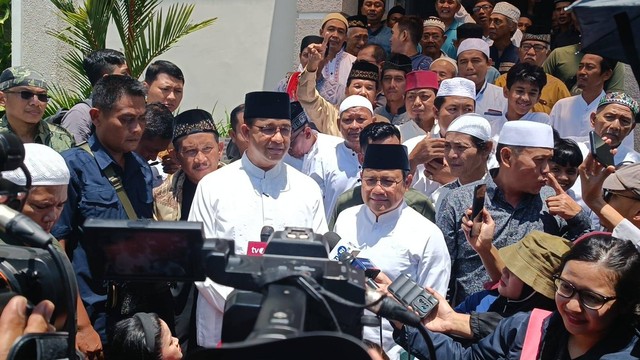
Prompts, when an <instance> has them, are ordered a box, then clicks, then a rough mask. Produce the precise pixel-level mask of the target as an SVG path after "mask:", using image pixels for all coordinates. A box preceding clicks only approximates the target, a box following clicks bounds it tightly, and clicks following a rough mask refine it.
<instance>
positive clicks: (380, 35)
mask: <svg viewBox="0 0 640 360" xmlns="http://www.w3.org/2000/svg"><path fill="white" fill-rule="evenodd" d="M368 30H369V40H368V41H367V44H376V45H380V46H382V48H383V49H384V52H385V53H387V56H389V54H391V29H390V28H388V27H387V26H386V25H382V26H381V27H380V28H379V29H378V30H376V31H371V29H368Z"/></svg>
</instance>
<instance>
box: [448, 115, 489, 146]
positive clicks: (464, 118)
mask: <svg viewBox="0 0 640 360" xmlns="http://www.w3.org/2000/svg"><path fill="white" fill-rule="evenodd" d="M451 131H454V132H459V133H463V134H467V135H471V136H475V137H477V138H478V139H480V140H483V141H487V140H489V139H491V125H489V121H487V119H485V118H483V117H482V116H480V115H479V114H476V113H469V114H464V115H460V116H458V117H457V118H456V119H455V120H453V122H451V125H449V127H448V128H447V133H449V132H451Z"/></svg>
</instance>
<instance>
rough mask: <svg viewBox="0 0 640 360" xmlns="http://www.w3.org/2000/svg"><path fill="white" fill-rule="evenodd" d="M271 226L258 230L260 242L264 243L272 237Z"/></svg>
mask: <svg viewBox="0 0 640 360" xmlns="http://www.w3.org/2000/svg"><path fill="white" fill-rule="evenodd" d="M273 231H274V230H273V226H269V225H265V226H263V227H262V230H260V241H261V242H264V243H266V242H267V241H269V238H270V237H271V235H273Z"/></svg>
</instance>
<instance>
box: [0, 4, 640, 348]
mask: <svg viewBox="0 0 640 360" xmlns="http://www.w3.org/2000/svg"><path fill="white" fill-rule="evenodd" d="M530 3H532V2H529V4H528V5H527V6H524V7H523V6H522V4H520V3H519V2H513V4H512V3H510V2H507V1H502V2H496V1H494V0H471V1H462V2H461V0H436V1H435V10H436V13H437V15H438V16H431V17H428V18H426V19H422V18H420V17H419V16H416V15H407V14H405V10H404V9H403V8H402V7H400V6H395V7H393V8H391V9H390V11H389V12H388V13H387V14H386V15H387V16H386V20H384V19H383V18H384V17H385V11H384V9H385V6H386V5H387V4H385V1H384V0H364V1H362V6H361V8H360V9H359V13H358V14H354V15H353V16H349V14H342V13H330V14H328V15H326V17H325V18H324V19H323V21H322V24H321V27H320V28H319V29H318V35H315V34H314V35H309V36H306V37H304V39H302V42H301V44H300V64H299V66H298V68H297V69H296V71H294V72H291V73H287V74H286V75H285V77H284V78H283V79H282V81H280V82H279V84H278V85H277V89H276V91H255V92H250V93H247V94H246V95H245V97H244V98H245V101H244V103H243V104H241V105H239V106H237V107H236V108H235V109H234V110H233V111H232V112H231V114H230V128H231V130H230V132H229V136H230V137H231V142H230V143H229V145H228V146H226V148H225V146H224V143H223V141H222V139H221V138H220V133H219V131H218V129H217V128H216V124H215V122H214V120H213V117H212V115H211V114H210V113H208V112H207V111H205V110H201V109H190V110H185V111H183V110H180V111H179V113H177V112H178V110H177V109H179V106H180V103H181V101H182V98H183V93H184V91H185V85H186V84H187V83H186V79H185V77H184V75H183V73H182V71H181V69H180V68H179V67H178V66H177V65H176V64H173V63H171V62H170V61H166V60H158V61H155V62H154V63H152V64H151V65H150V66H149V67H148V69H147V70H146V73H145V75H144V79H143V81H139V80H137V79H134V78H131V77H130V76H128V75H127V74H128V68H127V62H126V59H125V57H124V55H123V54H122V53H120V52H119V51H116V50H112V49H102V50H97V51H94V52H92V53H90V54H87V55H86V57H85V59H84V63H83V65H84V68H85V70H86V74H87V76H88V78H89V81H90V83H91V84H92V86H93V89H92V92H91V95H90V97H89V98H88V99H85V100H83V101H82V102H80V103H78V104H77V105H75V106H73V107H72V108H71V109H69V110H68V111H66V112H64V113H63V115H62V116H60V117H55V118H50V119H43V114H44V110H45V107H46V105H47V101H48V100H49V97H48V94H47V91H48V89H49V87H48V84H47V80H46V79H45V78H44V77H43V76H42V75H41V74H40V73H38V72H37V71H36V70H34V69H32V68H30V67H28V66H16V67H11V68H8V69H5V70H4V71H2V72H1V73H0V105H3V106H4V108H5V111H6V113H5V115H4V116H3V117H2V119H0V131H6V132H11V133H13V134H15V135H17V136H18V137H19V138H20V139H21V140H22V141H23V142H24V143H25V153H26V157H25V165H26V166H27V168H28V169H29V170H30V172H31V176H32V180H31V183H30V184H31V189H30V190H29V192H28V195H27V196H26V197H25V198H21V199H18V200H19V201H18V204H16V203H15V201H14V202H12V204H13V205H14V207H16V208H19V210H20V211H22V212H23V213H24V214H25V215H27V216H28V217H29V218H31V219H33V220H34V221H35V222H37V224H38V225H40V226H41V227H42V228H43V229H44V230H45V231H47V232H50V233H51V235H53V236H54V237H55V238H56V239H57V240H58V242H59V243H58V244H57V246H58V247H59V249H60V251H63V252H65V253H66V255H67V256H68V258H69V260H70V261H71V263H72V265H73V269H74V271H75V275H76V279H77V282H78V287H79V295H78V302H77V303H78V306H77V309H76V310H77V314H78V320H77V326H78V334H77V338H76V342H77V346H78V350H80V351H81V352H83V353H84V354H85V355H86V357H87V358H90V359H93V358H103V357H104V356H106V357H107V358H113V359H116V358H117V359H140V358H144V359H179V358H181V357H182V355H183V353H188V352H192V351H194V350H196V349H199V348H203V347H204V348H213V347H216V346H219V344H220V343H221V341H222V342H223V343H224V341H225V339H224V337H225V336H224V332H223V320H224V321H233V319H228V318H226V317H225V304H226V301H227V299H228V298H229V296H231V294H232V293H233V292H234V289H233V288H231V287H229V286H225V285H221V284H218V283H216V282H215V281H213V280H211V279H209V278H207V279H206V280H205V281H198V282H192V283H190V282H177V283H176V282H173V283H170V282H169V283H168V282H155V283H143V282H105V281H103V279H100V278H97V277H96V276H95V274H93V273H92V263H93V261H95V259H93V258H92V257H91V256H89V255H88V254H90V250H92V249H94V248H93V246H95V245H94V244H93V241H94V240H95V239H91V238H87V237H85V236H83V224H84V222H85V220H87V219H91V218H99V219H129V220H136V219H154V220H157V221H191V222H199V223H201V224H202V229H203V234H204V236H205V238H221V239H232V240H234V246H235V249H234V250H235V253H236V254H240V255H244V254H246V253H247V251H248V247H249V243H250V242H251V241H255V240H257V239H259V234H260V232H261V229H262V228H263V226H271V227H273V228H274V229H275V230H276V231H278V230H283V229H284V228H285V227H291V226H294V227H303V228H308V229H311V230H312V231H313V232H315V233H317V234H325V233H327V232H328V231H333V232H335V233H337V234H338V235H339V237H340V238H341V240H340V241H339V242H338V245H340V244H346V243H348V244H349V246H352V247H354V248H356V249H357V250H359V251H360V255H359V256H363V257H365V258H368V259H370V260H371V261H372V262H373V263H374V264H375V265H376V266H377V267H378V268H379V269H380V270H381V274H380V275H378V276H377V277H376V278H375V279H374V281H375V282H377V283H378V285H379V286H380V288H381V290H380V291H383V292H384V291H385V289H386V287H387V286H389V284H390V283H391V282H392V281H393V280H395V279H397V278H399V277H401V276H403V275H408V276H410V277H411V278H412V279H413V280H414V281H415V282H416V283H417V284H418V285H420V286H421V287H423V288H426V289H427V291H428V292H429V293H431V294H432V295H433V296H434V297H435V298H437V299H438V300H439V305H438V306H437V308H436V309H435V310H434V311H433V312H432V313H431V314H429V315H428V316H427V317H425V318H424V319H423V320H422V323H423V325H424V326H425V327H426V328H427V329H428V330H427V331H428V337H427V338H425V337H424V333H423V332H419V331H417V330H415V329H412V328H409V327H406V326H404V325H403V324H401V323H398V322H387V321H383V322H382V325H381V326H380V328H375V327H365V328H364V332H363V340H364V341H365V342H366V343H367V344H370V345H371V349H370V354H371V356H372V357H373V358H375V359H378V358H387V359H389V358H390V359H400V358H404V356H406V354H407V353H409V354H411V355H413V356H416V357H417V358H420V359H427V358H430V357H431V356H432V353H433V352H434V351H435V354H437V357H438V358H441V359H444V358H474V359H494V358H516V357H518V358H519V357H520V356H522V358H525V357H530V358H543V359H551V358H553V359H577V358H581V359H582V358H584V359H587V358H588V359H591V358H594V359H596V358H602V359H605V358H638V354H637V349H636V347H637V340H638V336H640V335H639V333H638V328H637V326H638V323H637V321H638V319H639V318H638V316H639V315H640V313H639V312H638V309H639V308H640V284H638V281H640V254H639V253H638V252H639V251H640V229H639V227H640V165H638V164H637V163H638V162H640V154H639V153H638V152H636V151H635V150H634V144H633V130H634V128H635V124H636V122H637V121H638V119H639V118H640V116H639V112H640V107H639V105H638V102H637V101H636V100H635V99H633V98H632V97H631V96H629V95H627V94H626V93H625V86H624V81H623V65H622V64H621V63H618V62H617V61H614V60H612V59H609V58H606V57H603V56H602V55H599V54H595V53H591V52H589V51H583V49H582V48H581V44H580V34H581V32H585V31H590V30H589V29H588V28H581V27H580V24H579V21H578V19H577V18H576V17H575V16H574V14H573V13H570V12H567V11H565V8H566V7H567V6H569V5H570V4H571V1H569V0H555V1H554V4H555V10H553V12H552V20H551V21H550V23H551V28H549V27H548V26H547V27H545V26H544V24H543V25H540V24H536V21H537V17H536V16H533V15H532V14H533V12H534V11H535V6H534V7H532V6H533V5H531V4H530ZM516 5H518V6H516ZM187 94H188V91H187ZM590 137H591V139H590ZM593 139H602V141H603V142H604V143H605V145H608V147H609V148H610V149H611V151H610V152H611V157H612V158H613V162H612V163H607V162H606V161H604V159H603V158H602V157H601V156H602V155H601V154H598V156H596V155H594V153H593V151H592V150H591V145H592V144H591V143H590V142H591V141H592V140H593ZM2 178H4V179H7V180H9V181H11V182H12V183H14V184H16V185H17V186H22V187H24V186H26V185H27V184H28V181H27V179H26V176H25V174H24V173H22V172H20V171H10V172H3V173H2ZM478 185H483V186H484V188H485V189H486V190H485V196H484V198H481V201H483V207H482V209H481V210H480V211H479V214H478V215H475V214H472V204H473V203H474V199H475V198H477V189H478ZM0 199H2V200H4V201H8V200H9V199H8V198H7V197H6V196H4V195H2V196H0ZM13 200H15V199H13ZM481 204H482V203H481ZM25 306H26V302H25V301H24V298H21V297H17V298H16V299H14V300H12V301H11V302H10V303H9V304H8V305H7V307H6V308H5V311H4V312H3V314H2V317H0V329H4V327H3V326H6V323H7V322H8V321H10V320H6V319H7V318H8V317H9V316H14V317H15V316H18V317H19V318H20V319H19V320H20V321H14V323H16V324H20V325H19V326H18V327H20V331H19V332H13V333H12V334H16V336H17V335H19V334H22V332H24V331H27V332H29V331H47V330H48V329H49V326H47V322H48V320H49V318H50V317H51V312H52V304H51V303H47V302H45V303H42V304H40V305H38V306H37V307H36V308H35V309H34V311H33V313H32V314H31V315H30V318H31V317H33V318H34V320H33V321H32V320H31V319H29V321H28V322H27V320H26V318H27V315H26V313H25V311H24V308H25ZM5 313H6V314H5ZM43 324H44V325H43ZM18 333H19V334H18ZM3 336H7V335H6V334H0V338H2V339H4V337H3ZM431 344H432V345H433V350H434V351H431V350H432V349H430V347H431V346H430V345H431ZM2 351H4V350H3V349H0V353H1V352H2Z"/></svg>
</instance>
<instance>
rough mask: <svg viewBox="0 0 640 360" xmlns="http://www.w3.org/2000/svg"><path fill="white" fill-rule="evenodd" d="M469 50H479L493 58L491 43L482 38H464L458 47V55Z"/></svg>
mask: <svg viewBox="0 0 640 360" xmlns="http://www.w3.org/2000/svg"><path fill="white" fill-rule="evenodd" d="M494 11H495V10H494ZM467 50H478V51H480V52H482V53H483V54H485V55H487V59H490V58H491V54H490V53H489V44H487V42H486V41H484V40H482V39H475V38H469V39H465V40H463V41H462V42H461V43H460V46H459V47H458V56H460V54H462V53H463V52H465V51H467Z"/></svg>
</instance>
